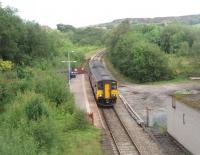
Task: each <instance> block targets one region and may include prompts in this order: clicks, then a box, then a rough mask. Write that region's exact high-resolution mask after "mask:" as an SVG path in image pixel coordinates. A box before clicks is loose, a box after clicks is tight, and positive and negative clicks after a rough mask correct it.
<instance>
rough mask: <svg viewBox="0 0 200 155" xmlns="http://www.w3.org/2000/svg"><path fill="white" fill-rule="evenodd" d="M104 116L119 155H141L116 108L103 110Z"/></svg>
mask: <svg viewBox="0 0 200 155" xmlns="http://www.w3.org/2000/svg"><path fill="white" fill-rule="evenodd" d="M102 114H103V117H104V120H105V122H106V125H107V127H108V130H109V132H110V135H111V137H112V139H113V142H114V144H115V147H116V150H117V152H118V154H119V155H140V154H141V153H140V151H139V149H138V148H137V145H136V144H135V143H134V141H133V139H132V138H131V136H130V134H129V132H128V130H127V128H126V126H125V125H124V124H123V122H122V120H121V119H120V117H119V115H118V113H117V112H116V110H115V108H106V109H102Z"/></svg>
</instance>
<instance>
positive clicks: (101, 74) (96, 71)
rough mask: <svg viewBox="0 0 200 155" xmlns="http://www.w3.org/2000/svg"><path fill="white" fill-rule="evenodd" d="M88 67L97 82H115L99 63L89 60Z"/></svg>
mask: <svg viewBox="0 0 200 155" xmlns="http://www.w3.org/2000/svg"><path fill="white" fill-rule="evenodd" d="M89 67H90V70H91V72H92V74H93V75H94V77H95V78H96V80H97V81H102V80H115V79H114V77H113V76H112V75H111V74H110V73H109V72H108V71H107V70H106V68H105V67H104V65H103V64H102V63H101V62H100V61H98V60H91V61H90V63H89Z"/></svg>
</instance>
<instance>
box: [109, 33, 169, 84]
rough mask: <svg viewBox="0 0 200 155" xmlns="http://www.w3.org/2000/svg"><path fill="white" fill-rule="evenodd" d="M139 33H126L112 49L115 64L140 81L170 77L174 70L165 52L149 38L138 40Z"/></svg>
mask: <svg viewBox="0 0 200 155" xmlns="http://www.w3.org/2000/svg"><path fill="white" fill-rule="evenodd" d="M141 37H142V35H141V34H139V33H133V34H125V35H123V36H121V37H120V39H119V40H118V41H117V43H116V44H115V46H114V48H113V49H111V52H110V53H109V54H110V58H111V61H112V62H113V64H114V65H115V66H116V67H117V68H118V69H119V70H120V71H121V72H122V73H123V74H124V75H126V76H128V77H130V78H132V79H134V80H135V81H138V82H151V81H156V80H161V79H169V78H170V77H171V76H172V71H171V70H170V69H169V67H168V64H167V62H168V60H167V57H165V55H164V53H163V52H162V51H161V50H160V49H159V47H157V46H156V45H153V44H151V43H149V42H148V41H147V40H141V39H140V40H138V38H141Z"/></svg>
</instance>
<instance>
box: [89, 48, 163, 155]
mask: <svg viewBox="0 0 200 155" xmlns="http://www.w3.org/2000/svg"><path fill="white" fill-rule="evenodd" d="M104 54H105V49H103V50H100V51H99V52H97V54H96V55H95V56H93V57H92V58H91V60H98V61H102V56H103V55H104ZM101 111H102V115H103V117H104V122H105V124H106V127H107V130H108V131H109V133H110V136H111V139H112V142H111V143H112V144H113V145H112V146H113V151H114V153H115V154H120V155H129V154H130V155H149V154H154V155H160V154H162V153H161V151H160V149H159V148H158V146H157V145H156V143H155V141H154V139H153V138H152V137H151V136H150V135H149V134H147V132H145V131H144V122H143V120H142V119H141V118H140V117H139V115H137V113H136V112H135V111H134V110H133V109H132V108H131V106H130V105H129V104H128V103H127V102H126V100H125V98H124V97H123V96H122V95H119V97H118V100H117V103H116V104H115V105H114V107H113V108H102V109H101Z"/></svg>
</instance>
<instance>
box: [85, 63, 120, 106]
mask: <svg viewBox="0 0 200 155" xmlns="http://www.w3.org/2000/svg"><path fill="white" fill-rule="evenodd" d="M88 75H89V80H90V84H91V87H92V90H93V93H94V97H95V99H96V102H97V105H98V106H113V105H114V104H115V103H116V101H117V96H118V82H117V81H116V80H115V79H114V77H113V76H112V75H111V74H110V73H109V72H108V71H107V69H106V68H105V67H104V65H103V64H102V63H101V62H100V61H99V60H90V62H89V72H88Z"/></svg>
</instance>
